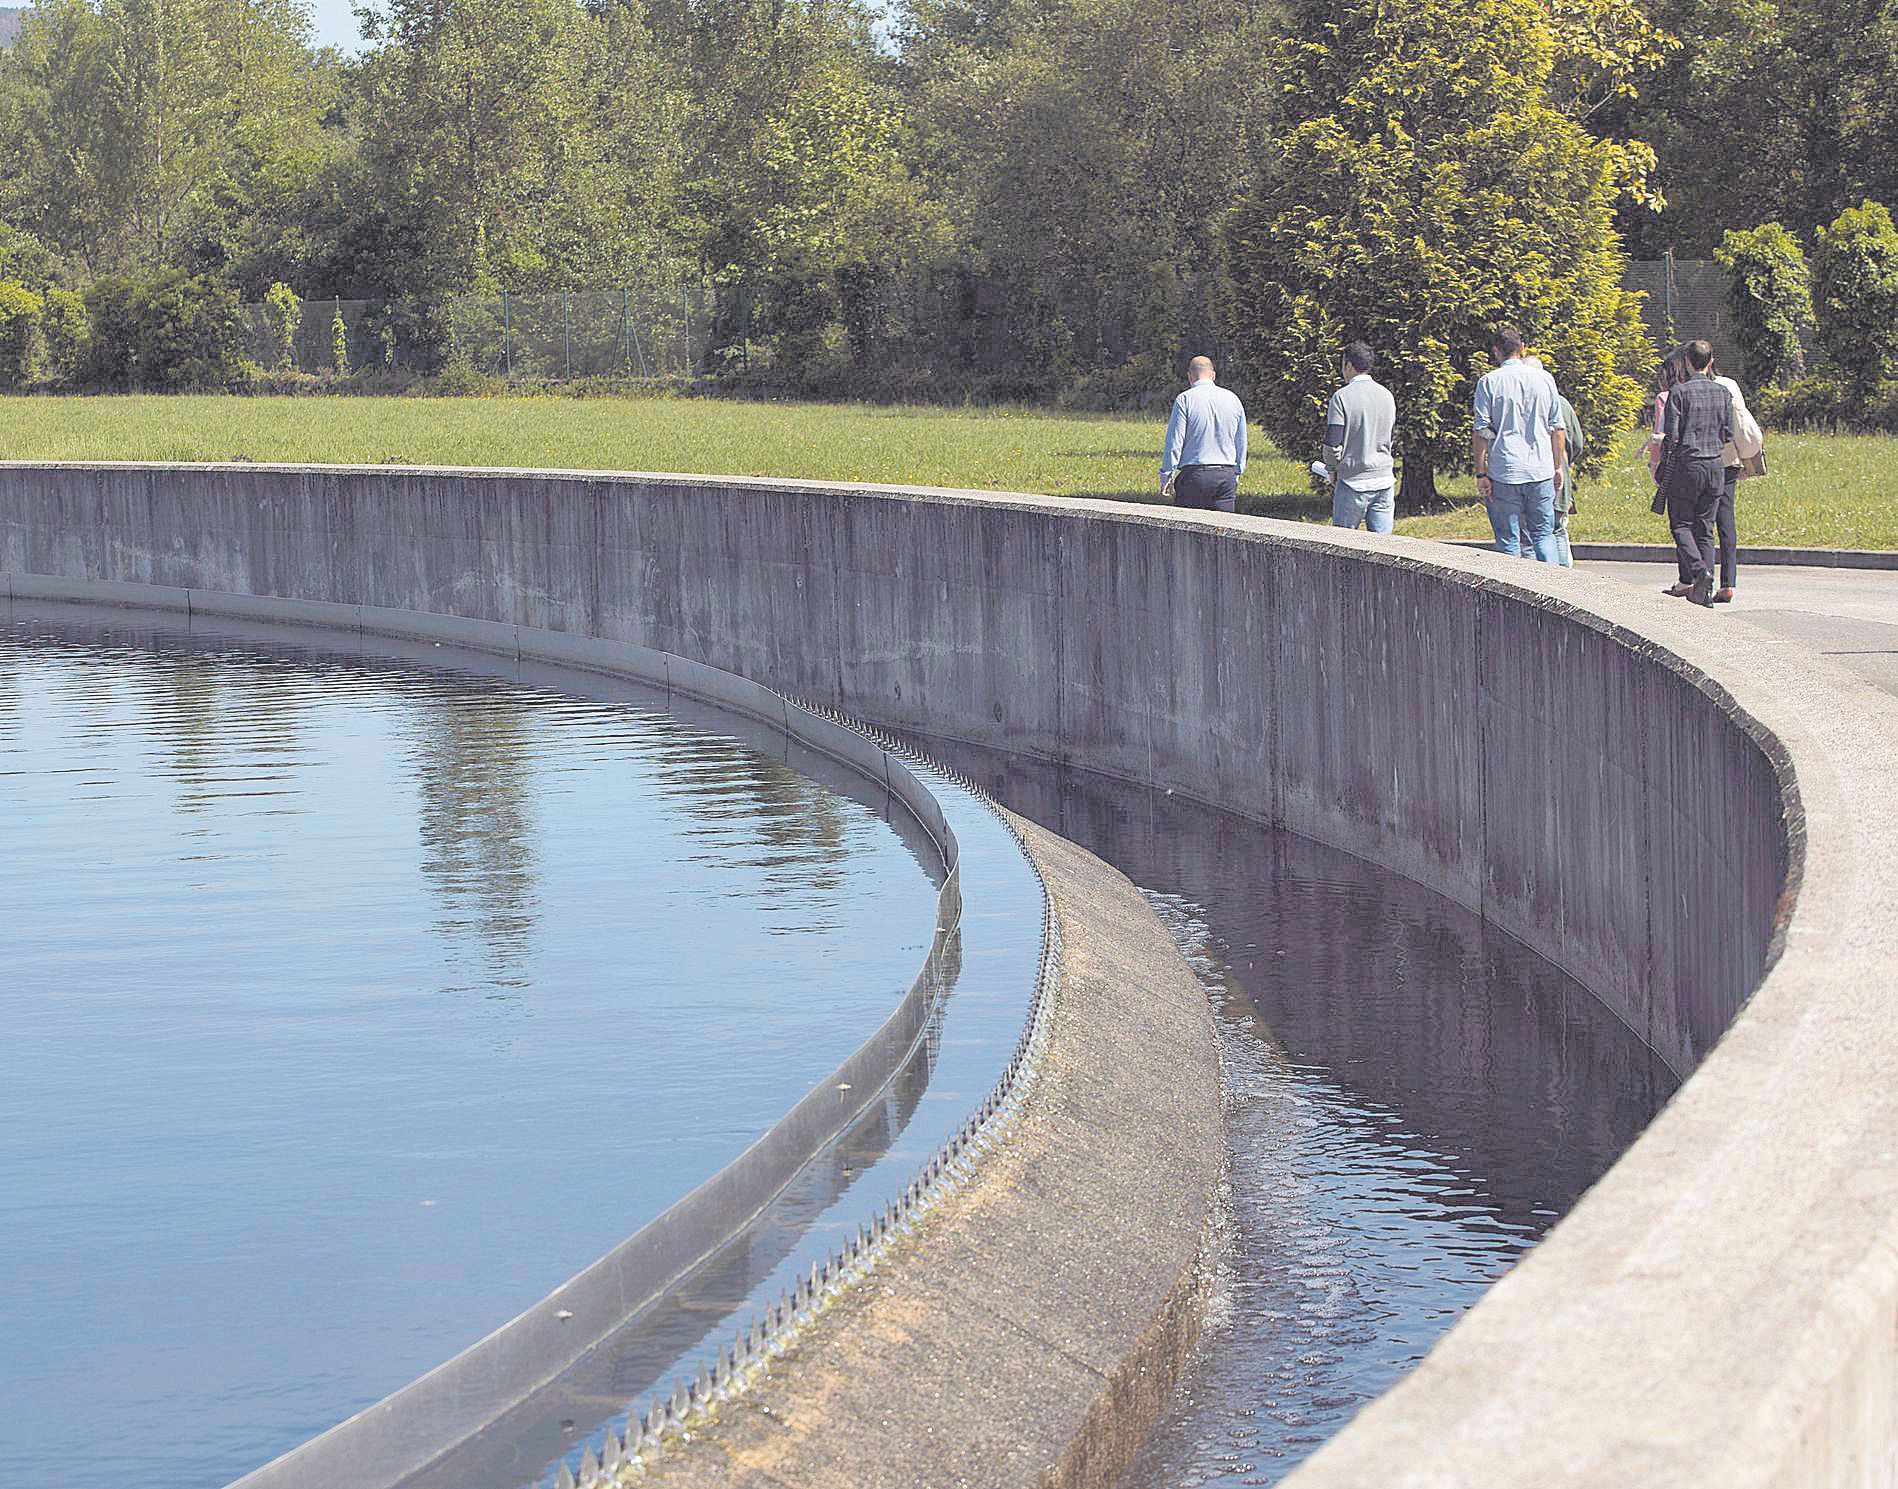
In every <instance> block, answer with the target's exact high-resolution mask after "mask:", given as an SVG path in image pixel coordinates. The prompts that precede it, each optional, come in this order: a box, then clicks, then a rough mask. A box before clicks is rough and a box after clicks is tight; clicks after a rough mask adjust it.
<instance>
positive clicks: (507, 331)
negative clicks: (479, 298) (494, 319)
mask: <svg viewBox="0 0 1898 1489" xmlns="http://www.w3.org/2000/svg"><path fill="white" fill-rule="evenodd" d="M501 366H502V368H503V369H504V370H505V372H506V375H507V376H508V377H510V378H511V377H513V376H514V320H513V311H512V310H511V309H510V308H509V306H508V303H507V291H506V290H502V291H501Z"/></svg>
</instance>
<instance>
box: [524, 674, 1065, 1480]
mask: <svg viewBox="0 0 1898 1489" xmlns="http://www.w3.org/2000/svg"><path fill="white" fill-rule="evenodd" d="M790 701H791V702H792V703H793V704H794V705H795V706H796V707H798V708H800V709H803V710H804V711H806V712H808V713H811V714H814V715H816V716H818V717H820V718H823V719H826V720H828V721H829V722H831V723H833V724H836V725H838V726H840V727H844V728H849V729H853V730H855V731H857V732H858V733H860V734H862V735H863V736H864V737H865V738H867V739H869V740H870V741H872V742H873V743H874V744H876V745H877V747H878V748H879V749H881V750H882V751H884V752H885V753H886V754H888V755H890V756H893V757H895V758H897V759H900V760H903V761H904V762H906V763H907V764H908V765H910V766H911V767H913V768H915V769H920V770H924V771H927V772H930V773H932V774H935V775H939V776H941V777H942V778H943V779H945V780H948V781H950V782H952V783H954V785H955V786H956V787H957V788H958V789H959V790H961V791H963V792H964V793H966V794H967V795H968V796H970V797H971V798H973V799H974V800H976V801H978V802H980V803H981V804H982V805H983V806H984V807H985V808H987V810H988V811H989V812H991V813H993V814H994V816H995V818H996V820H997V821H998V822H1000V823H1001V825H1002V826H1003V828H1004V829H1005V830H1006V831H1007V832H1008V835H1009V836H1010V837H1011V838H1012V839H1013V840H1014V842H1015V844H1016V846H1017V848H1018V849H1019V850H1020V851H1021V854H1022V857H1023V860H1024V862H1026V863H1027V865H1028V867H1029V870H1030V872H1031V873H1032V874H1033V875H1034V879H1035V884H1036V886H1037V888H1038V889H1039V891H1040V894H1041V904H1042V916H1041V953H1040V957H1039V960H1038V962H1037V966H1036V970H1035V980H1034V986H1033V989H1032V990H1031V992H1030V996H1029V1008H1028V1017H1027V1020H1026V1022H1025V1025H1024V1027H1023V1029H1022V1033H1021V1037H1020V1039H1019V1041H1018V1042H1017V1044H1016V1046H1015V1050H1014V1054H1013V1056H1012V1057H1011V1058H1010V1060H1009V1063H1008V1066H1007V1068H1006V1069H1005V1070H1004V1071H1003V1073H1002V1076H1001V1078H1000V1079H999V1080H998V1081H997V1082H996V1083H995V1086H994V1088H993V1089H992V1090H990V1091H989V1092H988V1094H987V1095H986V1096H985V1097H984V1098H983V1099H982V1101H981V1102H980V1103H979V1104H978V1105H977V1107H976V1108H975V1110H974V1111H972V1112H971V1113H970V1114H969V1115H968V1117H967V1118H966V1119H965V1120H964V1121H963V1122H962V1124H961V1125H960V1126H958V1127H957V1128H956V1130H955V1132H954V1133H953V1134H952V1135H951V1136H950V1137H949V1139H948V1140H947V1141H946V1142H945V1143H944V1144H943V1145H942V1146H941V1147H940V1148H939V1149H938V1150H937V1151H936V1152H935V1153H934V1154H933V1155H932V1156H931V1157H930V1158H929V1159H928V1160H927V1161H926V1162H925V1163H924V1164H923V1165H922V1166H921V1168H920V1169H919V1170H918V1172H917V1175H916V1177H915V1178H914V1179H913V1180H912V1181H911V1182H910V1183H909V1184H908V1185H907V1186H906V1187H905V1189H904V1191H903V1193H902V1195H901V1196H899V1198H898V1199H897V1200H895V1201H894V1202H892V1203H889V1204H886V1205H885V1206H884V1208H883V1209H882V1210H881V1211H880V1212H879V1213H878V1215H877V1216H876V1217H875V1219H874V1220H873V1221H872V1222H871V1223H870V1224H868V1225H863V1226H860V1227H859V1229H858V1232H857V1234H856V1235H855V1236H854V1237H853V1238H852V1239H851V1240H850V1241H849V1242H848V1243H847V1244H846V1245H845V1246H844V1248H843V1249H842V1251H841V1252H840V1253H839V1254H838V1256H837V1257H836V1259H835V1261H834V1262H831V1261H828V1260H827V1261H825V1262H822V1263H818V1262H814V1263H812V1265H811V1271H810V1275H809V1277H808V1278H801V1279H800V1280H799V1281H798V1282H797V1283H796V1284H794V1285H793V1286H792V1287H790V1288H787V1289H786V1290H785V1291H784V1293H783V1294H782V1295H781V1296H780V1297H779V1299H778V1301H777V1302H776V1303H775V1304H773V1305H770V1306H768V1307H767V1308H766V1309H765V1310H764V1312H763V1313H762V1314H761V1315H760V1316H758V1317H756V1318H753V1319H752V1320H751V1321H750V1322H749V1323H748V1324H747V1325H746V1326H745V1327H744V1328H742V1329H740V1330H739V1331H738V1333H737V1335H736V1337H735V1338H734V1339H733V1341H732V1342H731V1343H730V1344H728V1345H725V1346H723V1347H722V1348H721V1350H720V1351H719V1359H720V1360H721V1361H722V1362H723V1365H724V1369H723V1373H722V1376H717V1375H715V1376H714V1380H715V1385H714V1386H713V1388H711V1389H710V1390H707V1391H698V1392H695V1391H694V1390H692V1389H691V1388H689V1387H688V1386H687V1384H686V1382H685V1380H684V1378H683V1377H681V1378H680V1379H679V1380H678V1381H677V1382H676V1384H675V1386H674V1389H673V1392H672V1394H671V1396H670V1397H669V1398H667V1397H665V1396H664V1395H663V1394H661V1395H655V1396H654V1397H653V1398H652V1399H651V1401H650V1403H649V1406H648V1410H647V1413H646V1416H645V1418H644V1425H643V1426H641V1425H640V1423H641V1418H640V1417H639V1415H638V1413H637V1412H636V1411H635V1412H634V1413H632V1414H631V1416H630V1417H629V1420H628V1423H627V1425H626V1426H625V1427H624V1428H623V1429H622V1428H619V1427H609V1428H608V1429H607V1431H606V1443H607V1447H606V1449H605V1452H604V1453H603V1454H601V1455H600V1456H598V1457H596V1456H595V1454H594V1452H593V1450H592V1448H591V1446H590V1445H589V1447H588V1448H587V1449H586V1450H585V1451H583V1453H582V1456H581V1460H580V1467H579V1470H578V1472H577V1474H576V1473H574V1472H573V1471H572V1470H570V1469H569V1467H568V1465H567V1464H566V1462H565V1461H562V1462H561V1463H560V1464H559V1465H558V1467H557V1468H556V1469H555V1471H554V1472H553V1473H552V1474H551V1476H548V1475H543V1476H542V1477H541V1478H538V1479H535V1480H532V1481H529V1482H528V1483H527V1484H525V1485H523V1489H566V1486H567V1485H569V1484H571V1485H573V1486H574V1489H619V1486H624V1485H630V1484H634V1483H636V1482H638V1480H639V1479H640V1477H641V1476H642V1475H643V1474H644V1473H645V1471H646V1468H647V1466H648V1464H649V1461H650V1459H651V1458H652V1456H653V1455H654V1454H657V1453H661V1452H663V1451H664V1450H665V1449H666V1448H667V1447H668V1446H670V1445H672V1444H673V1443H675V1442H677V1441H679V1440H680V1439H682V1438H683V1437H684V1435H685V1434H686V1433H687V1432H689V1431H691V1430H693V1429H696V1428H700V1427H703V1426H706V1425H707V1424H709V1422H710V1421H711V1420H712V1418H713V1416H714V1415H715V1413H716V1411H717V1409H718V1408H719V1407H720V1406H722V1405H725V1404H727V1403H729V1402H731V1401H733V1400H735V1399H736V1398H737V1397H739V1396H740V1395H742V1393H743V1392H744V1390H745V1389H746V1387H747V1386H749V1385H750V1384H751V1383H752V1382H753V1381H755V1380H756V1379H758V1378H759V1377H760V1376H761V1375H763V1374H765V1373H766V1372H767V1371H768V1370H769V1369H770V1366H771V1363H772V1361H774V1360H776V1359H779V1358H781V1357H782V1356H783V1355H785V1354H786V1353H787V1352H788V1351H789V1350H791V1349H792V1348H793V1347H794V1346H795V1344H796V1342H797V1339H798V1337H799V1335H800V1334H801V1333H803V1332H804V1331H806V1330H807V1329H809V1328H810V1327H811V1326H812V1325H813V1324H814V1323H816V1321H817V1320H818V1319H819V1318H821V1317H822V1316H823V1314H824V1312H825V1310H826V1309H827V1308H828V1307H829V1306H830V1304H832V1303H833V1302H834V1301H835V1300H836V1299H838V1298H839V1297H841V1296H842V1295H843V1294H844V1293H845V1292H847V1291H848V1290H849V1289H850V1288H851V1287H853V1286H855V1285H856V1284H857V1283H859V1282H861V1281H862V1280H863V1279H864V1278H866V1277H868V1276H869V1275H870V1274H871V1273H872V1272H874V1271H875V1270H876V1268H877V1266H878V1265H879V1264H880V1263H881V1262H882V1261H883V1260H884V1259H885V1258H886V1257H888V1256H889V1255H890V1254H891V1253H892V1252H893V1251H894V1250H896V1249H897V1248H898V1247H899V1246H901V1245H902V1244H903V1243H904V1242H905V1241H907V1240H908V1239H909V1238H910V1237H911V1236H912V1235H914V1234H915V1231H916V1228H917V1226H918V1225H919V1224H920V1223H921V1222H922V1221H923V1220H924V1219H925V1218H926V1217H927V1216H928V1215H929V1214H930V1212H931V1211H933V1210H934V1209H936V1208H937V1207H938V1206H939V1205H941V1204H942V1203H943V1202H944V1201H945V1200H947V1199H948V1198H950V1196H952V1195H954V1194H955V1193H957V1192H958V1191H959V1190H961V1189H963V1188H965V1187H966V1186H967V1185H968V1184H969V1183H970V1182H971V1181H972V1180H973V1179H974V1178H975V1177H976V1175H977V1173H978V1172H979V1167H980V1163H981V1160H982V1159H983V1158H984V1157H986V1156H988V1155H989V1154H991V1153H993V1152H994V1151H995V1150H996V1149H997V1148H998V1147H1000V1146H1001V1145H1002V1144H1003V1143H1005V1142H1006V1141H1007V1140H1008V1138H1009V1135H1010V1134H1011V1133H1012V1132H1013V1131H1014V1130H1015V1128H1016V1127H1017V1126H1019V1124H1020V1122H1021V1120H1022V1118H1023V1115H1024V1113H1025V1111H1026V1108H1027V1103H1028V1100H1029V1097H1030V1096H1031V1095H1032V1093H1033V1090H1034V1087H1035V1084H1036V1082H1037V1081H1038V1080H1039V1078H1040V1075H1041V1070H1042V1064H1043V1061H1044V1059H1045V1057H1046V1054H1047V1050H1048V1044H1049V1040H1050V1037H1051V1030H1052V1025H1053V1018H1054V1004H1055V999H1056V996H1057V992H1058V988H1059V985H1060V980H1061V968H1062V952H1063V948H1062V940H1061V926H1060V921H1059V919H1058V918H1057V917H1056V915H1055V911H1054V900H1053V897H1052V896H1051V895H1050V894H1049V893H1048V886H1047V881H1046V879H1045V878H1044V877H1043V875H1042V872H1041V867H1040V865H1039V864H1037V863H1036V862H1035V860H1034V857H1033V855H1032V854H1030V853H1029V852H1028V847H1027V844H1026V842H1025V841H1024V840H1023V838H1022V835H1021V833H1020V831H1019V830H1018V829H1017V828H1016V827H1015V825H1014V823H1013V822H1012V821H1010V820H1009V818H1008V815H1007V814H1006V813H1005V812H1003V811H1002V809H1001V807H1000V806H999V805H998V804H997V803H996V801H995V799H994V798H993V797H992V796H990V795H989V793H988V792H987V791H986V790H984V789H983V788H982V787H981V786H979V785H977V784H976V783H975V782H974V781H972V780H970V779H969V778H968V777H967V776H965V775H963V774H962V773H960V772H959V771H955V770H952V769H950V768H948V767H946V766H944V765H942V764H941V763H940V762H938V761H935V760H933V759H931V758H930V757H928V756H927V755H924V754H923V753H921V752H920V751H918V750H915V749H913V748H912V747H911V746H910V745H908V744H907V743H905V742H904V741H902V740H899V739H897V738H896V737H895V736H893V735H891V734H888V733H886V732H885V731H883V730H880V729H877V728H875V727H874V726H871V725H866V724H863V723H860V722H857V721H855V720H852V719H850V718H848V717H847V716H845V715H844V714H842V713H840V712H838V711H837V710H835V709H832V708H829V707H827V706H825V705H822V704H817V703H813V702H810V701H809V700H805V699H791V700H790ZM699 1375H700V1379H701V1380H704V1379H706V1375H707V1372H706V1369H705V1367H704V1366H703V1365H701V1366H700V1371H699ZM607 1455H611V1456H612V1458H613V1460H614V1461H613V1462H611V1463H610V1464H609V1463H608V1462H607V1461H606V1457H607Z"/></svg>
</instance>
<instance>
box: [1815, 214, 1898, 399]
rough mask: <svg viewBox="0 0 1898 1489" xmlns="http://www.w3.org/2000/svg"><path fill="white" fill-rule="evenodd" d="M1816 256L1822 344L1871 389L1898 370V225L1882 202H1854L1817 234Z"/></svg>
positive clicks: (1847, 373)
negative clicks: (1896, 225) (1894, 224)
mask: <svg viewBox="0 0 1898 1489" xmlns="http://www.w3.org/2000/svg"><path fill="white" fill-rule="evenodd" d="M1812 261H1813V288H1814V290H1815V291H1816V295H1815V299H1816V300H1817V309H1818V317H1819V341H1820V344H1821V345H1823V346H1824V347H1825V349H1826V354H1827V356H1828V357H1830V358H1831V361H1832V365H1833V366H1834V367H1836V368H1838V370H1839V371H1840V372H1841V373H1842V374H1843V375H1844V377H1845V380H1846V382H1847V384H1848V385H1849V386H1850V387H1852V388H1853V389H1854V390H1855V391H1858V392H1867V391H1869V390H1870V389H1872V388H1873V387H1874V386H1875V385H1877V384H1878V383H1880V382H1882V381H1884V380H1885V379H1887V378H1890V377H1892V376H1893V375H1894V374H1898V227H1894V226H1893V225H1892V220H1891V213H1890V212H1889V211H1888V210H1886V208H1885V207H1883V206H1882V205H1880V204H1879V203H1877V202H1865V203H1862V204H1861V205H1859V206H1857V207H1848V208H1847V209H1846V210H1845V211H1843V212H1841V213H1840V214H1839V215H1838V217H1836V218H1835V219H1834V220H1833V221H1832V222H1831V223H1830V224H1829V225H1827V226H1825V227H1822V228H1820V229H1819V230H1818V232H1817V233H1816V234H1815V237H1814V243H1813V253H1812Z"/></svg>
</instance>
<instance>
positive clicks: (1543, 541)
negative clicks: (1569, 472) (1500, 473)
mask: <svg viewBox="0 0 1898 1489" xmlns="http://www.w3.org/2000/svg"><path fill="white" fill-rule="evenodd" d="M1489 527H1490V531H1491V532H1493V533H1495V534H1496V551H1497V552H1498V553H1515V554H1525V555H1526V554H1528V553H1531V552H1533V553H1534V555H1535V557H1536V561H1537V562H1538V563H1545V564H1559V563H1561V562H1562V548H1561V545H1560V543H1558V542H1557V540H1556V536H1555V482H1554V481H1552V480H1550V481H1524V482H1521V483H1520V484H1515V485H1512V484H1511V483H1510V482H1508V481H1498V480H1495V479H1492V480H1491V481H1490V483H1489Z"/></svg>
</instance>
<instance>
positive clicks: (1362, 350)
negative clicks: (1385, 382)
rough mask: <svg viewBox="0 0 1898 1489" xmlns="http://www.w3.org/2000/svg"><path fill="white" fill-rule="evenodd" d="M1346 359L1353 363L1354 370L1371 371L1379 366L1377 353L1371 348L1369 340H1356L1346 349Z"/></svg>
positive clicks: (1352, 368)
mask: <svg viewBox="0 0 1898 1489" xmlns="http://www.w3.org/2000/svg"><path fill="white" fill-rule="evenodd" d="M1344 359H1345V361H1347V362H1349V363H1350V364H1351V370H1352V371H1353V372H1369V371H1370V370H1371V369H1372V368H1373V367H1375V366H1377V353H1376V352H1374V351H1372V350H1371V343H1370V342H1368V341H1354V342H1352V343H1351V344H1350V345H1349V346H1347V347H1346V348H1345V349H1344Z"/></svg>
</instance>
